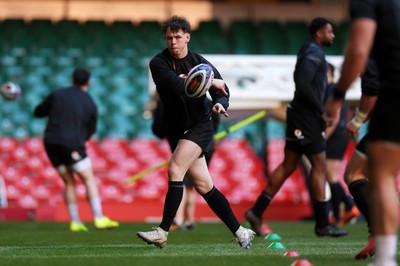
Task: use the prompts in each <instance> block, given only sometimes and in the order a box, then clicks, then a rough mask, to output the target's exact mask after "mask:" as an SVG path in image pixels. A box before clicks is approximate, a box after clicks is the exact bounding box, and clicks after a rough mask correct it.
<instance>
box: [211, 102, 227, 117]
mask: <svg viewBox="0 0 400 266" xmlns="http://www.w3.org/2000/svg"><path fill="white" fill-rule="evenodd" d="M212 110H213V112H214V113H217V114H223V115H224V116H225V117H228V116H229V114H228V112H227V111H226V110H225V108H224V107H223V106H222V104H220V103H216V104H215V105H214V106H213V108H212Z"/></svg>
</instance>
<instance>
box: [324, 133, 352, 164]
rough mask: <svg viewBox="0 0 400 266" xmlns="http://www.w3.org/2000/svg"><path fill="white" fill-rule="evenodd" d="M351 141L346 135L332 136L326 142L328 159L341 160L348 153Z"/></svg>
mask: <svg viewBox="0 0 400 266" xmlns="http://www.w3.org/2000/svg"><path fill="white" fill-rule="evenodd" d="M348 143H349V139H348V138H347V137H346V135H345V134H344V133H338V134H332V136H331V137H330V138H329V139H328V140H327V142H326V158H328V159H339V160H341V159H342V158H343V156H344V154H345V152H346V149H347V144H348Z"/></svg>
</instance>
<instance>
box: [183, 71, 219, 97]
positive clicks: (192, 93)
mask: <svg viewBox="0 0 400 266" xmlns="http://www.w3.org/2000/svg"><path fill="white" fill-rule="evenodd" d="M213 80H214V71H213V69H212V67H211V66H210V65H208V64H199V65H197V66H195V67H193V68H192V69H191V70H190V72H189V73H188V74H187V77H186V79H185V93H186V95H187V96H189V97H195V98H199V97H201V96H203V95H204V94H205V93H206V92H207V91H208V90H209V89H210V87H211V85H212V82H213Z"/></svg>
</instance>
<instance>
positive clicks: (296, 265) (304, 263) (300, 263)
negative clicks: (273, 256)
mask: <svg viewBox="0 0 400 266" xmlns="http://www.w3.org/2000/svg"><path fill="white" fill-rule="evenodd" d="M290 266H313V264H312V263H311V262H310V261H309V260H306V259H301V260H295V261H294V262H293V263H292V264H290Z"/></svg>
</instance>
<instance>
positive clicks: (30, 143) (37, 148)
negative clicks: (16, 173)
mask: <svg viewBox="0 0 400 266" xmlns="http://www.w3.org/2000/svg"><path fill="white" fill-rule="evenodd" d="M23 146H24V147H25V150H26V151H27V152H29V153H30V154H37V153H41V152H44V144H43V140H42V139H41V138H27V139H25V140H24V142H23Z"/></svg>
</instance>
